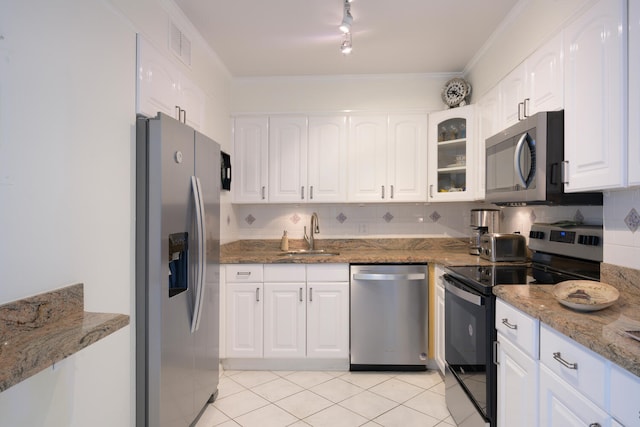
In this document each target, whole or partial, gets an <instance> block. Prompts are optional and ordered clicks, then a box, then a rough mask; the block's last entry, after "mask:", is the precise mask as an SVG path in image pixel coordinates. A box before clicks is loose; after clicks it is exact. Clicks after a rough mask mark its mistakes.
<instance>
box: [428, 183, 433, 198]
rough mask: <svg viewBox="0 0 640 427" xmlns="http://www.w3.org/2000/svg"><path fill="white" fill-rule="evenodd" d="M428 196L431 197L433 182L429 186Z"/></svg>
mask: <svg viewBox="0 0 640 427" xmlns="http://www.w3.org/2000/svg"><path fill="white" fill-rule="evenodd" d="M429 197H431V198H433V184H431V185H430V186H429Z"/></svg>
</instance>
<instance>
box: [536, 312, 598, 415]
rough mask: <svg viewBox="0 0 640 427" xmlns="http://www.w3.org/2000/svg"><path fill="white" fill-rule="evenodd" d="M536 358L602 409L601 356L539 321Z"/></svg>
mask: <svg viewBox="0 0 640 427" xmlns="http://www.w3.org/2000/svg"><path fill="white" fill-rule="evenodd" d="M540 361H541V362H542V363H543V364H544V365H545V366H547V367H548V368H549V369H550V370H551V371H553V372H554V373H555V374H556V375H558V376H559V377H560V378H562V379H563V380H565V381H566V382H567V383H568V384H570V385H571V386H573V387H574V388H575V389H577V390H578V391H580V392H581V393H582V394H584V395H585V396H587V397H588V398H589V399H591V400H592V401H593V402H594V403H595V404H597V405H598V406H600V407H601V408H605V395H606V386H607V384H606V382H605V377H606V362H605V360H604V358H602V357H600V356H598V355H597V354H595V353H594V352H592V351H591V350H589V349H588V348H586V347H584V346H582V345H580V344H578V343H577V342H575V341H573V340H572V339H571V338H568V337H566V336H565V335H562V334H560V333H558V332H556V331H554V330H553V329H551V328H550V327H549V326H547V325H544V324H543V325H541V327H540Z"/></svg>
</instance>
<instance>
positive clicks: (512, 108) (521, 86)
mask: <svg viewBox="0 0 640 427" xmlns="http://www.w3.org/2000/svg"><path fill="white" fill-rule="evenodd" d="M526 79H527V74H526V70H525V67H524V64H521V65H519V66H518V67H517V68H516V69H514V70H513V71H511V72H510V73H509V74H508V75H507V76H506V77H505V78H504V79H502V81H501V82H500V113H501V114H502V123H503V125H504V127H505V128H506V127H509V126H511V125H514V124H516V123H518V121H519V120H522V118H523V114H524V99H525V90H526Z"/></svg>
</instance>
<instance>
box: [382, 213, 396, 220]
mask: <svg viewBox="0 0 640 427" xmlns="http://www.w3.org/2000/svg"><path fill="white" fill-rule="evenodd" d="M382 218H383V219H384V220H385V221H387V222H391V220H392V219H393V215H391V213H390V212H387V213H386V214H384V216H383V217H382Z"/></svg>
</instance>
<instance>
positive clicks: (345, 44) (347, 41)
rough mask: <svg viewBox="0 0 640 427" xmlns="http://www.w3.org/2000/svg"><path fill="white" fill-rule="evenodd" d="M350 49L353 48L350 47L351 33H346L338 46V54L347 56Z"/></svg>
mask: <svg viewBox="0 0 640 427" xmlns="http://www.w3.org/2000/svg"><path fill="white" fill-rule="evenodd" d="M352 49H353V47H352V46H351V33H346V34H345V35H344V40H343V41H342V44H341V45H340V52H342V53H343V54H344V55H348V54H350V53H351V50H352Z"/></svg>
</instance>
